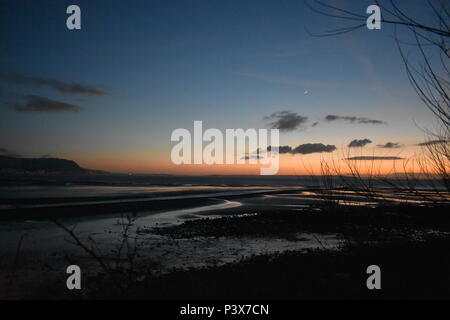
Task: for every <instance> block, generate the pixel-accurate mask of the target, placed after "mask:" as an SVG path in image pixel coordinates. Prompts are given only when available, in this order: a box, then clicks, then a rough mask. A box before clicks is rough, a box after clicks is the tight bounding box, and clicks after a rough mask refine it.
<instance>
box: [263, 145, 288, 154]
mask: <svg viewBox="0 0 450 320" xmlns="http://www.w3.org/2000/svg"><path fill="white" fill-rule="evenodd" d="M271 150H272V146H268V147H267V151H269V152H270V151H271ZM291 152H292V148H291V147H290V146H279V147H278V153H279V154H285V153H291Z"/></svg>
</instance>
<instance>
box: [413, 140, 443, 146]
mask: <svg viewBox="0 0 450 320" xmlns="http://www.w3.org/2000/svg"><path fill="white" fill-rule="evenodd" d="M448 142H449V141H448V140H430V141H425V142H421V143H418V144H417V145H418V146H431V145H433V144H441V143H448Z"/></svg>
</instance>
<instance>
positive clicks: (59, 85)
mask: <svg viewBox="0 0 450 320" xmlns="http://www.w3.org/2000/svg"><path fill="white" fill-rule="evenodd" d="M0 80H5V81H8V82H12V83H15V84H19V85H30V86H38V87H41V86H44V87H49V88H52V89H54V90H57V91H59V92H62V93H67V94H84V95H90V96H103V95H105V94H106V92H105V91H103V90H101V89H99V88H96V87H94V86H92V85H88V84H81V83H76V82H72V83H69V82H63V81H60V80H56V79H52V78H46V77H38V76H28V75H22V74H17V73H6V72H0Z"/></svg>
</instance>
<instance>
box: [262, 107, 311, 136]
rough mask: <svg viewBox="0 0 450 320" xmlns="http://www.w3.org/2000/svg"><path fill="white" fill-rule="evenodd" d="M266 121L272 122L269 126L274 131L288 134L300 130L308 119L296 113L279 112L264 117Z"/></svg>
mask: <svg viewBox="0 0 450 320" xmlns="http://www.w3.org/2000/svg"><path fill="white" fill-rule="evenodd" d="M264 120H268V121H271V122H270V123H269V126H270V127H271V128H272V129H279V130H280V131H285V132H286V131H294V130H297V129H299V128H300V127H301V125H303V124H304V123H306V122H307V121H308V117H305V116H301V115H299V114H298V113H296V112H291V111H279V112H274V113H272V114H271V115H270V116H266V117H264Z"/></svg>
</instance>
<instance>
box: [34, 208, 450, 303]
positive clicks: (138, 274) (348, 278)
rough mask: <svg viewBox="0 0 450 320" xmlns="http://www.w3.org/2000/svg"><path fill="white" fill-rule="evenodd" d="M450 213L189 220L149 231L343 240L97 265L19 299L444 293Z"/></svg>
mask: <svg viewBox="0 0 450 320" xmlns="http://www.w3.org/2000/svg"><path fill="white" fill-rule="evenodd" d="M448 214H449V212H448V207H447V206H410V205H397V206H383V207H378V208H361V207H350V206H349V207H332V208H331V207H330V208H322V211H320V212H319V211H317V210H311V211H308V210H306V211H304V212H302V213H301V214H299V213H298V212H293V211H290V210H283V211H278V212H275V211H273V212H264V213H260V214H257V215H252V216H244V217H223V218H220V219H214V220H212V219H202V220H194V221H187V222H185V223H183V224H181V225H179V226H173V227H168V228H160V229H157V230H153V231H152V232H156V233H160V234H164V235H166V236H169V237H172V238H173V239H183V238H192V237H244V236H252V237H274V238H275V237H292V236H293V235H294V234H295V233H298V232H314V233H320V234H322V233H324V234H326V233H338V234H340V235H341V236H342V238H343V240H344V241H343V242H342V246H341V247H340V248H339V250H330V249H327V248H326V245H325V244H324V247H323V248H322V249H314V250H313V249H309V250H302V251H289V252H282V253H276V254H270V255H258V256H253V257H250V258H246V259H242V260H240V261H238V262H233V263H228V264H225V265H219V266H212V267H208V268H201V269H190V270H186V269H183V270H180V269H179V270H173V271H172V272H170V273H167V274H163V275H159V276H155V275H154V273H153V272H152V266H151V265H146V266H141V267H134V268H133V269H130V268H121V269H109V270H103V272H100V273H99V274H97V275H95V276H90V277H89V278H86V279H84V280H83V281H84V282H83V283H84V284H89V285H87V286H86V287H87V288H88V289H85V290H81V291H77V292H74V291H68V290H67V289H66V288H65V282H63V281H58V282H56V281H55V283H50V284H49V283H47V284H46V286H45V287H41V288H39V289H38V290H37V291H36V292H29V293H28V295H27V296H26V297H25V298H28V297H30V298H43V299H46V298H50V299H54V298H63V299H102V298H113V299H115V298H117V299H289V300H292V299H450V254H449V252H450V250H449V249H450V218H449V216H448ZM141 232H143V233H145V232H149V231H148V230H145V229H144V230H142V231H141ZM369 265H378V266H379V267H380V268H381V290H368V289H367V286H366V280H367V278H368V276H369V275H368V274H367V273H366V269H367V267H368V266H369Z"/></svg>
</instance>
